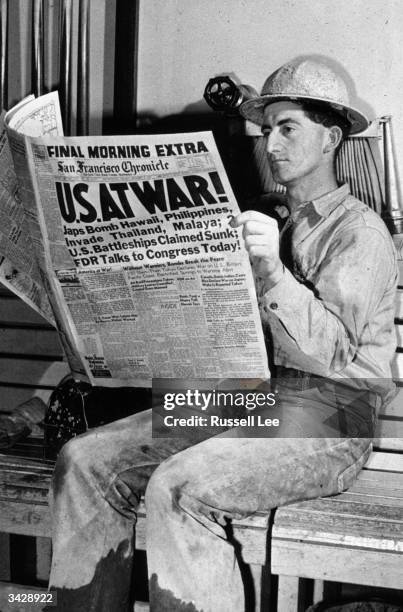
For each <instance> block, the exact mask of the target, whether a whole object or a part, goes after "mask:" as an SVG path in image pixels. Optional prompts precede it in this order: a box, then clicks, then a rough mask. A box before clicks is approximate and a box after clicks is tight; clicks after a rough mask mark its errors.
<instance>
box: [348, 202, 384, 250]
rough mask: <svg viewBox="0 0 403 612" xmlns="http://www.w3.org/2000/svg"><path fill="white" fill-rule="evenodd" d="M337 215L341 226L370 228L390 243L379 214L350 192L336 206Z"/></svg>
mask: <svg viewBox="0 0 403 612" xmlns="http://www.w3.org/2000/svg"><path fill="white" fill-rule="evenodd" d="M338 209H339V210H338V215H339V217H340V220H341V221H342V224H343V226H347V227H350V228H351V229H353V228H356V229H360V228H362V229H365V228H367V229H369V230H370V229H372V230H375V231H377V232H379V233H380V234H381V235H382V236H384V237H385V239H386V240H387V241H388V242H390V243H392V238H391V236H390V233H389V230H388V228H387V227H386V225H385V223H384V221H383V220H382V218H381V216H380V215H379V214H378V213H377V212H375V211H374V210H372V209H371V208H369V206H367V205H366V204H364V202H361V200H359V199H358V198H356V197H354V196H353V195H351V194H348V195H347V196H346V197H345V198H344V200H343V201H342V202H340V204H339V206H338Z"/></svg>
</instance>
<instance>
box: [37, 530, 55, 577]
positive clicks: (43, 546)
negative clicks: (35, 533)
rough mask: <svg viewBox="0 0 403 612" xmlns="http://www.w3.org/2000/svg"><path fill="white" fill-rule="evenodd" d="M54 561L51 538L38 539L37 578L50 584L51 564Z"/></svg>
mask: <svg viewBox="0 0 403 612" xmlns="http://www.w3.org/2000/svg"><path fill="white" fill-rule="evenodd" d="M51 560H52V540H51V539H50V538H40V537H37V538H36V578H37V580H40V581H43V582H48V581H49V574H50V564H51Z"/></svg>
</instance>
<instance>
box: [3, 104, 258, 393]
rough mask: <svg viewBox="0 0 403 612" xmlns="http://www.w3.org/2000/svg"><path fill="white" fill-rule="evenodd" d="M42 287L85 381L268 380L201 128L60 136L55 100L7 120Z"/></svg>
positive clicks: (241, 261) (216, 169)
mask: <svg viewBox="0 0 403 612" xmlns="http://www.w3.org/2000/svg"><path fill="white" fill-rule="evenodd" d="M6 124H7V127H8V133H9V137H10V144H11V149H12V152H13V156H14V163H15V167H16V173H17V176H18V178H19V180H20V182H21V197H22V199H23V201H24V206H25V213H26V216H27V219H28V221H29V227H30V231H31V233H32V236H33V238H32V241H33V243H34V248H35V252H36V253H37V260H38V265H39V269H40V273H41V277H42V282H43V284H45V285H46V288H47V293H48V295H49V299H50V302H51V305H52V310H53V313H54V317H55V320H56V321H57V326H58V328H59V330H60V335H61V339H62V342H63V346H64V348H65V350H66V354H67V357H68V360H69V364H70V367H71V369H72V371H73V372H74V373H75V374H76V375H78V376H86V377H87V378H88V379H89V380H90V382H91V383H92V384H97V385H107V386H115V385H116V386H118V385H126V386H127V385H129V386H130V385H133V386H145V385H149V384H151V379H152V378H153V377H160V378H172V377H176V378H187V377H189V378H190V377H191V378H221V377H230V378H239V377H242V378H268V377H269V372H268V367H267V355H266V349H265V344H264V338H263V332H262V328H261V323H260V317H259V312H258V305H257V300H256V294H255V287H254V280H253V276H252V272H251V268H250V263H249V258H248V255H247V253H246V251H245V249H244V248H243V245H242V238H241V235H240V233H239V231H238V230H236V229H233V228H231V227H230V225H229V222H230V220H231V219H232V217H233V216H234V215H236V214H237V213H238V212H239V209H238V205H237V203H236V200H235V197H234V195H233V193H232V190H231V186H230V184H229V181H228V178H227V176H226V174H225V170H224V167H223V165H222V162H221V160H220V157H219V154H218V151H217V148H216V145H215V142H214V139H213V136H212V134H211V133H208V132H198V133H187V134H186V133H183V134H182V133H181V134H164V135H152V136H149V135H148V136H141V135H137V136H125V137H114V136H109V137H101V136H99V137H90V138H85V137H76V138H63V137H62V136H58V135H57V134H60V133H61V131H62V128H61V119H60V110H59V108H58V104H57V96H56V94H55V93H52V94H48V95H47V96H42V97H41V98H38V99H37V100H34V101H29V102H27V103H26V104H25V105H22V106H21V105H20V107H19V108H18V109H17V111H15V112H14V111H11V112H10V113H9V114H8V115H7V116H6Z"/></svg>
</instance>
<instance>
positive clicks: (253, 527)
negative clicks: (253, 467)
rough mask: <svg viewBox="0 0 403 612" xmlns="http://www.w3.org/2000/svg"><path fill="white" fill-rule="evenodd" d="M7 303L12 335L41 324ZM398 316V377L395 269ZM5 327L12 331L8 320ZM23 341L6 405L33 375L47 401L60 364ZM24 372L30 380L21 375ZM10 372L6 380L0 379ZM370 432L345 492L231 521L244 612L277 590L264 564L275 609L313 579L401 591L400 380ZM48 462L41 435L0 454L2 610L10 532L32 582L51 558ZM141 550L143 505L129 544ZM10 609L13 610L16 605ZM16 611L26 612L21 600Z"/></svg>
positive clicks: (10, 360) (11, 358) (402, 319)
mask: <svg viewBox="0 0 403 612" xmlns="http://www.w3.org/2000/svg"><path fill="white" fill-rule="evenodd" d="M402 272H403V270H402ZM7 299H9V300H12V299H13V298H11V297H7ZM14 302H15V303H14V305H13V306H11V305H10V307H9V308H8V309H7V308H6V309H5V312H6V314H7V313H8V314H7V316H10V317H11V318H13V317H14V318H15V313H16V311H17V305H18V308H20V312H18V317H20V321H19V325H20V327H18V333H19V332H20V331H21V330H24V331H25V332H26V333H27V331H28V329H31V332H37V331H38V330H39V328H40V327H41V325H42V326H43V325H44V323H43V321H42V322H41V324H40V321H39V320H38V317H37V315H35V314H34V313H33V314H32V315H30V316H33V319H34V320H33V321H30V322H28V321H25V323H24V324H23V325H22V324H21V317H22V316H23V312H24V311H25V309H26V307H24V305H22V304H21V303H20V302H18V303H17V302H16V301H14ZM11 313H13V314H11ZM3 316H5V315H3ZM24 316H26V315H25V314H24ZM396 323H397V324H398V325H397V328H398V332H399V340H398V345H399V347H398V351H397V355H396V360H395V365H394V367H395V376H396V378H397V379H402V378H403V375H402V371H403V367H402V358H403V349H402V347H403V342H402V334H401V332H400V331H399V330H400V329H402V324H403V274H401V289H400V292H399V299H398V307H397V315H396ZM9 325H10V328H11V327H12V323H9ZM0 327H1V326H0ZM45 329H47V326H46V325H45ZM15 331H16V330H15ZM48 331H49V330H48ZM28 335H29V334H28ZM28 345H29V346H31V349H30V350H32V351H33V352H32V354H31V355H30V356H29V357H30V358H29V359H28V358H27V355H26V354H21V350H22V348H21V347H22V344H20V343H19V345H17V346H16V347H15V349H14V351H17V350H18V351H20V352H18V353H16V352H14V353H12V352H11V354H3V355H1V354H0V385H3V388H4V389H5V390H6V395H5V397H6V398H7V402H8V403H7V406H9V405H10V404H11V400H13V399H14V403H18V402H19V401H22V400H23V399H26V398H27V397H28V396H29V395H32V392H33V389H34V388H35V385H37V384H38V380H39V381H40V384H39V386H38V389H37V391H36V392H35V393H36V394H39V395H40V396H43V397H44V398H46V396H47V395H48V394H49V393H50V391H51V389H52V386H53V385H54V384H55V383H56V382H57V380H59V379H60V378H61V377H62V376H63V375H64V373H65V371H66V370H67V367H66V364H65V363H63V362H62V361H60V358H61V357H60V356H58V358H57V359H56V360H53V361H52V360H49V359H48V360H47V361H46V359H45V360H44V359H43V358H42V357H41V356H40V354H39V353H41V349H38V350H36V349H35V348H34V345H33V344H32V342H28ZM35 350H36V353H35ZM36 362H37V363H36ZM10 364H11V369H10ZM38 364H39V365H38ZM32 365H34V366H35V367H34V368H32ZM32 370H34V375H35V376H36V377H37V378H36V382H35V380H34V379H32V380H31V379H30V377H29V372H31V373H32ZM55 372H56V375H55ZM38 376H39V378H38ZM10 377H11V379H12V382H11V383H10V382H9V383H8V384H7V382H6V379H7V380H9V378H10ZM13 390H14V391H15V395H14V394H13ZM17 400H18V401H17ZM2 407H3V409H4V408H5V407H6V405H5V404H4V405H3V406H2ZM377 435H378V440H377V441H376V442H375V447H374V448H375V450H374V452H373V453H372V456H371V457H370V459H369V461H368V463H367V464H366V466H365V468H364V469H363V471H362V472H361V474H360V475H359V478H358V480H357V482H356V483H355V484H354V485H353V487H352V488H351V489H350V490H349V491H348V492H346V493H342V494H341V495H337V496H334V497H331V498H323V499H318V500H314V501H310V502H301V503H297V504H292V505H289V506H286V507H283V508H279V509H278V510H277V511H276V512H275V515H274V524H273V525H269V524H270V520H269V516H268V515H267V513H256V514H255V515H253V516H251V517H249V518H247V519H244V520H241V521H234V524H233V528H234V537H235V539H236V540H237V541H238V542H239V543H240V545H241V547H242V556H243V559H244V561H245V563H246V564H248V565H247V567H246V572H244V575H246V576H249V589H248V593H249V595H250V609H251V610H252V609H255V610H260V609H262V610H266V609H268V606H269V601H270V599H273V597H274V595H275V594H274V593H270V570H271V573H272V574H278V575H279V586H278V601H277V610H278V612H292V611H293V610H298V609H300V608H299V605H300V604H299V603H298V601H299V591H301V587H304V586H305V583H304V579H313V580H315V589H314V598H313V599H314V600H319V599H320V598H321V597H322V595H323V586H324V581H336V582H349V583H358V584H364V585H365V584H369V585H377V586H380V587H383V586H384V587H391V588H400V589H403V571H402V570H403V555H402V553H403V387H402V388H401V389H400V393H399V395H398V396H397V397H396V398H395V400H394V401H393V403H392V404H390V405H389V406H388V407H387V408H386V410H384V412H383V413H382V414H381V415H380V421H379V427H378V432H377ZM392 436H393V437H392ZM53 466H54V463H53V462H52V461H47V460H45V459H43V443H42V441H41V440H40V439H31V440H30V441H27V442H26V443H21V444H19V445H17V446H16V447H15V448H14V449H13V454H0V580H2V582H0V610H7V607H6V606H5V601H6V598H7V594H8V593H9V592H10V590H14V591H15V589H16V585H15V584H13V583H12V582H10V579H11V578H12V577H11V575H10V569H9V559H10V534H21V535H24V536H34V537H35V538H36V552H37V561H36V563H37V579H38V580H39V583H40V582H42V583H45V582H46V581H47V578H48V575H49V567H50V558H51V544H50V538H49V535H50V517H49V509H48V502H47V495H48V489H49V483H50V478H51V474H52V471H53ZM145 547H146V543H145V509H144V505H143V504H142V505H141V507H140V511H139V518H138V523H137V526H136V548H137V549H138V550H145ZM19 588H20V587H19ZM23 588H24V589H25V590H26V591H27V592H29V590H30V589H29V587H27V586H24V587H23ZM36 588H37V587H36ZM306 603H309V602H308V600H307V601H306ZM24 606H25V607H24ZM145 609H148V608H147V604H146V603H144V602H138V603H136V605H135V610H136V611H139V610H145ZM13 610H14V611H17V612H19V611H18V607H14V608H13ZM22 610H24V612H27V607H26V604H24V605H22V606H21V611H22Z"/></svg>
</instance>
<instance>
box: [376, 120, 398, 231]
mask: <svg viewBox="0 0 403 612" xmlns="http://www.w3.org/2000/svg"><path fill="white" fill-rule="evenodd" d="M381 123H382V127H383V150H384V160H385V206H386V210H385V211H384V213H383V218H384V220H385V223H386V224H387V225H388V227H389V229H390V231H391V232H392V233H393V234H401V233H403V200H402V191H401V186H400V180H399V171H398V167H397V161H396V155H395V147H394V142H393V133H392V125H391V117H390V116H385V117H381Z"/></svg>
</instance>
